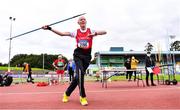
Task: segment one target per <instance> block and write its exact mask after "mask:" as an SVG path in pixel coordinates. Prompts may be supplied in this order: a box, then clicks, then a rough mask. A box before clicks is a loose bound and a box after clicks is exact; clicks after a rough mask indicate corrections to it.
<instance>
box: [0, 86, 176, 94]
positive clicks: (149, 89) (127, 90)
mask: <svg viewBox="0 0 180 110" xmlns="http://www.w3.org/2000/svg"><path fill="white" fill-rule="evenodd" d="M177 88H178V89H179V87H170V88H144V89H124V90H107V89H106V90H99V91H87V93H108V92H134V91H152V90H153V91H159V90H172V89H177ZM76 92H77V91H76ZM63 93H64V92H9V93H7V92H6V93H0V96H2V95H38V94H63Z"/></svg>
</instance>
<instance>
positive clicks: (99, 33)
mask: <svg viewBox="0 0 180 110" xmlns="http://www.w3.org/2000/svg"><path fill="white" fill-rule="evenodd" d="M95 34H96V35H104V34H107V32H106V31H95Z"/></svg>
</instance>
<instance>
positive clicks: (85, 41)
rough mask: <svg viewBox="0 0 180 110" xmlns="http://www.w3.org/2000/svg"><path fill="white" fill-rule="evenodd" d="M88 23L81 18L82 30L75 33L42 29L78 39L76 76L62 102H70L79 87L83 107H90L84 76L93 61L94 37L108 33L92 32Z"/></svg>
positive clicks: (79, 20) (47, 27)
mask: <svg viewBox="0 0 180 110" xmlns="http://www.w3.org/2000/svg"><path fill="white" fill-rule="evenodd" d="M86 23H87V21H86V18H85V17H84V16H81V17H79V19H78V24H79V26H80V28H79V29H77V30H76V31H74V32H60V31H57V30H55V29H52V28H51V27H49V26H48V25H45V26H43V27H42V28H43V29H45V30H50V31H52V32H54V33H56V34H58V35H60V36H70V37H72V38H75V39H76V46H77V48H76V49H75V50H74V54H73V56H74V61H75V64H76V76H75V78H74V80H73V81H72V82H71V84H70V85H69V87H68V88H67V90H66V92H65V93H64V95H63V99H62V101H63V102H64V103H66V102H68V98H69V96H70V95H71V93H72V92H73V91H74V89H75V88H76V87H77V85H78V86H79V91H80V103H81V105H88V102H87V99H86V93H85V88H84V75H85V72H86V69H87V68H88V66H89V64H90V61H91V50H92V43H93V37H94V36H97V35H104V34H106V31H95V30H91V29H90V28H87V27H86Z"/></svg>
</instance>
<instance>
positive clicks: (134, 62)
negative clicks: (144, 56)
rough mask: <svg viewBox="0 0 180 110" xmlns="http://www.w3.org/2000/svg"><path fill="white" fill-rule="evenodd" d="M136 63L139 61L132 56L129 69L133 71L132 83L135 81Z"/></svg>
mask: <svg viewBox="0 0 180 110" xmlns="http://www.w3.org/2000/svg"><path fill="white" fill-rule="evenodd" d="M138 63H139V61H138V60H137V59H136V58H135V57H134V56H132V57H131V69H132V70H134V71H133V73H134V81H136V69H137V66H138Z"/></svg>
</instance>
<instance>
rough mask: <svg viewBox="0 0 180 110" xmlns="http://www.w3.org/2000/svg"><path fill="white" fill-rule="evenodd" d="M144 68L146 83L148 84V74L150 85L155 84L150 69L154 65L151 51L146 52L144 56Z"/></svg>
mask: <svg viewBox="0 0 180 110" xmlns="http://www.w3.org/2000/svg"><path fill="white" fill-rule="evenodd" d="M145 64H146V66H145V69H146V85H147V86H149V80H148V79H149V75H150V79H151V86H156V85H155V84H154V82H153V75H154V74H153V72H152V69H153V67H154V66H155V61H154V59H153V58H152V57H151V53H150V52H147V56H146V58H145Z"/></svg>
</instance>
